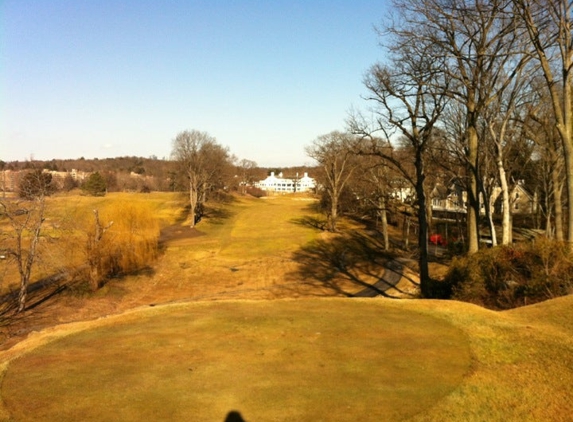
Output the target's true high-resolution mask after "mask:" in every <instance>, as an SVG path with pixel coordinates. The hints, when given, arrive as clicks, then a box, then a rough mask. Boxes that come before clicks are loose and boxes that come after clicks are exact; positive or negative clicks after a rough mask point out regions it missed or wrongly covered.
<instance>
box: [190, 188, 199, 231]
mask: <svg viewBox="0 0 573 422" xmlns="http://www.w3.org/2000/svg"><path fill="white" fill-rule="evenodd" d="M196 212H197V190H196V189H195V188H194V187H193V186H191V187H190V188H189V220H190V223H189V225H190V226H191V228H193V227H195V214H196Z"/></svg>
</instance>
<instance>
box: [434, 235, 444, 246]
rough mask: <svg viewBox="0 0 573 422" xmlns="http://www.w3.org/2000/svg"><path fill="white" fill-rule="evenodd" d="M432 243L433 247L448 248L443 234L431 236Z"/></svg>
mask: <svg viewBox="0 0 573 422" xmlns="http://www.w3.org/2000/svg"><path fill="white" fill-rule="evenodd" d="M430 243H432V244H433V245H439V246H446V244H447V242H446V239H444V238H443V237H442V235H441V234H433V235H431V236H430Z"/></svg>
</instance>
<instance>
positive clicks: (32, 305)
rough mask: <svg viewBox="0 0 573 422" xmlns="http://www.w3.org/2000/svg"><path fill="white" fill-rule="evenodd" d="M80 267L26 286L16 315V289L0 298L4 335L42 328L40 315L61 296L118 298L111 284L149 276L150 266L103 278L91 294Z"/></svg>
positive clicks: (118, 290) (120, 292)
mask: <svg viewBox="0 0 573 422" xmlns="http://www.w3.org/2000/svg"><path fill="white" fill-rule="evenodd" d="M86 269H87V267H80V268H76V269H74V270H67V271H61V272H58V273H56V274H53V275H51V276H49V277H45V278H43V279H41V280H38V281H35V282H33V283H30V284H29V286H28V292H27V299H26V307H25V309H24V310H23V311H22V312H18V295H19V288H17V289H16V288H15V289H13V290H12V291H10V292H8V293H6V294H4V295H2V296H0V327H2V328H3V331H4V333H8V334H7V336H8V337H10V336H20V335H23V334H26V333H28V332H30V331H32V330H38V329H41V328H43V326H44V324H45V323H44V321H43V319H44V317H43V315H49V314H50V313H51V310H50V309H51V308H50V307H51V306H52V305H54V304H57V302H58V300H59V299H61V296H62V295H69V296H73V297H76V298H78V299H82V298H89V297H95V296H98V295H100V296H101V295H106V296H107V295H110V296H115V297H120V296H122V295H123V294H125V291H124V289H123V288H122V287H121V285H118V284H116V283H111V282H112V280H121V279H123V278H124V277H127V276H144V277H150V278H151V277H153V276H154V275H155V270H154V269H153V268H152V267H149V266H147V267H143V268H140V269H138V270H134V271H131V272H128V273H122V274H117V275H115V276H113V277H110V278H107V279H105V280H104V281H103V282H102V283H103V284H102V286H101V287H100V289H99V290H97V291H95V292H94V291H93V290H92V289H91V287H90V285H89V282H88V281H87V276H86V272H85V270H86Z"/></svg>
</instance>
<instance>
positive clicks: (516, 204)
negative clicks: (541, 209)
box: [495, 182, 538, 214]
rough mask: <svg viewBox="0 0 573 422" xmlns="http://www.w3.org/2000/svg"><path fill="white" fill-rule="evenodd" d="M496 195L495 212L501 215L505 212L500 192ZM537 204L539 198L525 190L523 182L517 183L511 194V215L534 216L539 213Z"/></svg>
mask: <svg viewBox="0 0 573 422" xmlns="http://www.w3.org/2000/svg"><path fill="white" fill-rule="evenodd" d="M498 189H499V188H498ZM499 191H501V189H499ZM496 193H497V195H496V202H495V212H496V213H501V212H502V211H503V204H502V201H501V195H500V192H496ZM537 202H538V200H537V196H536V195H534V194H531V193H530V192H529V191H528V190H527V189H525V186H524V184H523V182H519V183H517V184H516V185H515V186H514V187H513V189H512V191H511V193H510V194H509V203H510V206H511V214H534V213H535V212H537V206H538V203H537Z"/></svg>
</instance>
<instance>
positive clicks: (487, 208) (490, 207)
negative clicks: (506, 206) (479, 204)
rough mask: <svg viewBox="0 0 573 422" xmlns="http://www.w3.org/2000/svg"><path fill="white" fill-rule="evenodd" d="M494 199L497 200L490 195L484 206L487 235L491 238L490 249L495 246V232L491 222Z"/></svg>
mask: <svg viewBox="0 0 573 422" xmlns="http://www.w3.org/2000/svg"><path fill="white" fill-rule="evenodd" d="M484 196H485V193H484ZM496 199H497V198H496V197H495V195H494V194H493V193H492V194H491V195H490V196H489V199H488V201H487V203H486V204H485V213H486V219H487V222H488V225H489V234H490V236H491V246H492V247H493V246H497V231H496V229H495V224H494V222H493V214H494V208H495V201H496Z"/></svg>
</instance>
